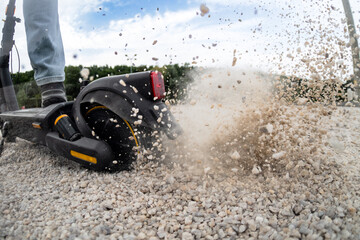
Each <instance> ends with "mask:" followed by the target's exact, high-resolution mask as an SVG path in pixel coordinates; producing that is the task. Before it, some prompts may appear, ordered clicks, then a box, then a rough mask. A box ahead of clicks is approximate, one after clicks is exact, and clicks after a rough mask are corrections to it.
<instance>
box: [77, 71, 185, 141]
mask: <svg viewBox="0 0 360 240" xmlns="http://www.w3.org/2000/svg"><path fill="white" fill-rule="evenodd" d="M149 79H150V72H142V73H135V74H131V75H119V76H112V77H105V78H101V79H98V80H96V81H94V82H92V83H90V84H89V85H87V86H86V87H85V88H84V89H83V90H82V91H81V92H80V94H79V95H78V97H77V99H76V100H75V102H74V105H73V116H74V120H75V122H76V125H77V127H78V129H79V131H80V132H81V134H83V135H84V136H86V137H92V131H91V129H90V128H89V126H88V125H87V123H86V121H85V118H84V116H85V115H86V112H87V111H89V110H90V109H87V106H91V105H92V106H93V105H94V104H96V105H102V106H105V107H106V108H108V109H109V110H111V111H112V112H114V113H115V114H116V115H118V116H120V117H121V118H123V119H125V120H126V121H128V122H130V123H132V124H134V125H135V126H136V125H140V126H143V127H147V128H151V129H153V130H159V131H162V132H164V133H165V134H166V135H167V136H168V138H170V139H175V138H176V137H177V136H179V135H180V134H181V133H182V128H181V127H180V125H179V124H178V123H177V122H176V120H175V118H174V116H173V115H172V113H171V112H170V110H169V108H168V107H167V106H166V104H165V103H164V102H162V101H159V100H158V101H154V100H153V99H152V96H151V93H150V80H149Z"/></svg>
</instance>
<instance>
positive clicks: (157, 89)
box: [150, 71, 165, 99]
mask: <svg viewBox="0 0 360 240" xmlns="http://www.w3.org/2000/svg"><path fill="white" fill-rule="evenodd" d="M150 77H151V86H152V90H153V96H154V98H157V99H162V98H164V97H165V84H164V77H163V75H162V74H161V72H158V71H155V72H151V73H150Z"/></svg>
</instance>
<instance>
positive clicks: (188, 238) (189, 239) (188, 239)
mask: <svg viewBox="0 0 360 240" xmlns="http://www.w3.org/2000/svg"><path fill="white" fill-rule="evenodd" d="M181 239H182V240H193V239H194V236H193V235H192V234H191V233H189V232H183V234H182V236H181Z"/></svg>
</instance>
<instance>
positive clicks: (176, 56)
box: [0, 0, 359, 70]
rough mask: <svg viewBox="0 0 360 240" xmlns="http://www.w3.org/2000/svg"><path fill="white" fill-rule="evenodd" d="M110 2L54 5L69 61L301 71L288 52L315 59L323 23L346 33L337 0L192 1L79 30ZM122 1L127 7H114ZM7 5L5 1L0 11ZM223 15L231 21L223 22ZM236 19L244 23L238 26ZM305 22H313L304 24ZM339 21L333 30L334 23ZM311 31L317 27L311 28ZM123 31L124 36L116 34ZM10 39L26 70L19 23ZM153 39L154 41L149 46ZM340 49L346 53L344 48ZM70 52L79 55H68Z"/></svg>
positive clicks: (67, 1) (68, 0)
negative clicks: (202, 10) (203, 12)
mask: <svg viewBox="0 0 360 240" xmlns="http://www.w3.org/2000/svg"><path fill="white" fill-rule="evenodd" d="M107 1H110V0H84V1H73V0H60V1H59V9H60V10H59V11H60V20H61V29H62V35H63V41H64V46H65V50H66V63H67V64H73V65H78V64H82V65H85V66H86V65H93V64H96V65H105V64H109V65H117V64H130V63H129V61H127V58H126V57H125V54H128V55H129V56H133V55H134V54H137V56H136V60H135V61H134V63H135V64H136V65H139V64H145V65H146V64H147V65H150V64H160V65H162V64H168V63H170V62H171V61H172V62H175V63H184V62H192V61H196V62H198V65H210V66H227V67H231V65H232V61H233V57H234V49H236V50H237V51H236V54H235V57H237V58H238V61H237V64H236V66H249V65H253V66H254V67H258V68H264V69H266V68H271V69H277V68H278V64H279V62H280V61H282V62H281V63H280V64H281V65H283V66H285V67H287V69H294V68H298V69H300V68H299V67H298V66H297V65H298V64H299V61H300V57H298V58H297V59H290V58H287V57H286V55H288V54H289V53H290V54H292V55H297V56H300V55H301V54H310V55H316V50H317V49H316V48H317V47H320V46H324V45H326V44H330V43H328V42H325V43H322V42H321V41H322V40H323V39H322V38H321V36H320V31H315V30H318V28H319V26H320V25H321V26H322V27H323V28H328V29H333V32H332V33H331V32H330V31H327V33H328V34H332V35H333V36H336V37H337V38H339V39H344V40H346V38H345V37H344V36H343V35H344V34H343V28H344V26H345V25H344V24H342V23H341V18H343V16H342V15H343V13H342V5H341V1H335V0H329V1H324V2H319V1H305V0H304V1H291V2H289V1H285V0H276V1H270V0H263V1H255V0H253V1H238V0H228V1H226V0H225V1H219V0H209V1H200V0H199V1H198V0H191V3H195V5H197V7H195V8H190V9H179V10H178V11H164V12H158V13H157V15H150V14H147V15H138V16H132V17H129V18H128V19H123V20H120V19H112V20H111V21H110V22H109V23H108V25H106V26H102V27H101V28H98V29H96V30H91V31H85V30H83V29H80V26H82V24H83V21H84V16H86V14H88V13H90V12H94V11H97V10H98V8H99V7H100V6H102V5H103V4H104V3H105V2H107ZM203 2H205V3H206V4H207V6H209V8H210V16H211V17H210V18H208V17H207V16H205V17H201V16H200V15H196V12H198V11H199V7H198V6H200V3H203ZM290 3H291V6H289V4H290ZM355 3H356V1H354V0H351V4H352V7H353V9H354V10H355V14H354V18H355V19H356V21H357V23H359V18H358V11H359V9H357V8H358V6H359V4H358V5H355ZM17 4H18V6H20V7H18V9H19V10H20V11H18V15H19V16H20V15H21V14H22V11H21V9H22V6H21V5H22V2H21V1H18V2H17ZM119 4H126V3H124V2H119ZM331 5H333V6H334V7H335V8H337V9H339V11H332V12H331V16H332V17H333V18H334V19H335V20H334V21H333V22H330V23H329V21H328V17H329V14H328V13H327V12H326V8H327V7H329V6H331ZM4 6H5V4H4V2H3V1H2V2H1V3H0V7H4ZM249 6H250V9H252V8H251V6H257V8H258V10H259V12H258V15H255V13H254V12H253V10H251V12H244V11H245V10H246V9H247V10H249ZM259 6H260V7H259ZM234 11H239V12H244V16H241V17H240V16H238V15H235V14H233V12H234ZM245 15H246V16H245ZM21 17H22V15H21ZM220 18H222V20H220ZM227 18H228V19H230V21H224V19H227ZM240 18H241V20H242V21H241V22H240V21H238V19H240ZM309 19H311V20H312V21H313V22H311V23H309V22H306V21H308V20H309ZM337 22H338V25H337V26H336V25H334V23H337ZM294 25H296V26H294ZM311 27H312V28H314V29H315V30H314V31H311V30H310V28H311ZM357 30H358V31H359V29H357ZM120 33H121V34H122V36H119V34H120ZM15 38H16V41H17V44H18V45H19V48H20V49H21V52H20V54H21V56H22V59H23V60H22V62H23V63H25V65H26V69H29V68H30V64H29V61H28V60H26V61H24V59H27V52H26V44H25V34H24V29H23V24H20V25H19V26H18V27H17V29H16V36H15ZM155 40H157V43H156V44H155V45H153V42H154V41H155ZM305 41H313V42H314V44H315V46H314V47H313V48H312V49H305V48H304V47H303V46H304V43H305ZM334 41H335V38H334ZM334 41H333V42H334ZM299 47H302V48H303V51H302V53H301V54H300V53H297V49H298V48H299ZM329 47H332V46H330V45H329ZM265 49H266V50H265ZM336 51H338V50H336ZM343 51H344V54H345V56H346V52H348V49H343ZM115 52H116V53H117V54H115ZM74 54H76V55H77V58H73V55H74ZM347 56H348V54H347ZM153 57H155V58H158V61H153V60H152V58H153ZM279 59H281V60H279ZM213 60H215V62H214V63H213ZM282 70H283V69H282Z"/></svg>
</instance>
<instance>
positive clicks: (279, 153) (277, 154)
mask: <svg viewBox="0 0 360 240" xmlns="http://www.w3.org/2000/svg"><path fill="white" fill-rule="evenodd" d="M285 154H286V152H285V151H281V152H278V153H274V154H273V155H272V158H273V159H276V160H279V159H280V158H283V157H284V156H285Z"/></svg>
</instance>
